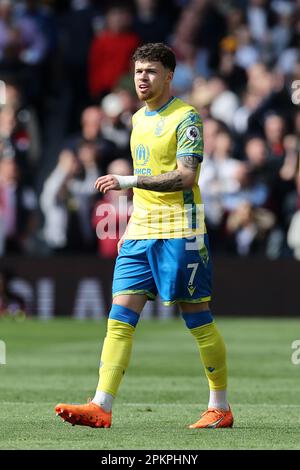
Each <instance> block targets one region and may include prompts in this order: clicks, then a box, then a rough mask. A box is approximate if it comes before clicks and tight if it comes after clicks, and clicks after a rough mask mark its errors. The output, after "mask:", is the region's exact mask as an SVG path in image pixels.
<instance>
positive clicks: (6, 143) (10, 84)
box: [0, 0, 300, 259]
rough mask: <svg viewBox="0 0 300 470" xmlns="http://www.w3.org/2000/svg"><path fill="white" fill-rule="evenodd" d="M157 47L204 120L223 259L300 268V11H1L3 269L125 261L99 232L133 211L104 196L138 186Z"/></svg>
mask: <svg viewBox="0 0 300 470" xmlns="http://www.w3.org/2000/svg"><path fill="white" fill-rule="evenodd" d="M157 41H162V42H165V43H167V44H169V45H170V46H171V47H172V48H173V50H174V51H175V53H176V57H177V64H178V65H177V68H176V71H175V76H174V81H173V93H174V95H176V96H178V97H180V98H183V99H184V100H186V101H188V102H189V103H191V104H192V105H194V106H195V107H196V108H197V110H198V111H199V113H200V115H201V116H202V118H203V122H204V153H205V155H204V161H203V164H202V169H201V175H200V181H199V183H200V189H201V192H202V197H203V201H204V207H205V214H206V223H207V227H208V232H209V234H210V240H211V245H212V248H213V250H214V252H215V253H220V254H225V255H226V254H228V255H237V256H249V255H255V254H259V255H263V256H266V257H268V258H271V259H275V258H278V257H282V256H286V257H287V256H289V257H292V256H294V257H295V258H297V259H300V176H299V175H300V173H299V150H300V148H299V136H300V1H299V0H294V1H292V0H222V1H221V0H172V1H171V0H168V1H167V0H166V1H158V0H132V1H128V2H127V1H122V2H114V1H103V0H101V1H100V0H98V1H97V0H94V1H92V0H69V1H68V0H64V1H58V0H57V1H54V0H52V1H51V0H47V1H46V0H45V1H37V0H23V1H17V0H16V1H12V0H0V255H4V254H14V253H16V254H17V253H18V254H20V253H22V254H27V255H32V254H34V255H45V256H46V255H49V254H53V253H57V254H58V253H74V252H79V253H98V254H99V255H101V256H103V257H108V258H113V257H115V256H116V253H117V248H116V245H117V241H118V240H113V241H112V240H111V239H109V238H107V239H99V238H97V235H96V227H97V224H99V222H101V219H103V210H101V207H102V208H103V207H104V208H105V205H106V204H107V203H109V204H111V205H113V206H114V207H115V213H116V215H117V218H118V223H120V224H122V225H124V224H123V222H124V221H125V223H126V221H127V220H128V205H124V207H123V205H122V204H120V198H119V196H120V194H119V193H117V192H110V193H108V194H107V195H106V196H105V197H102V196H101V195H100V194H97V193H96V192H95V190H94V182H95V180H96V178H97V177H98V176H99V175H102V174H105V173H107V172H109V173H118V174H123V175H129V174H132V165H131V157H130V147H129V139H130V132H131V117H132V115H133V113H134V112H135V111H136V110H137V109H138V108H139V106H140V103H138V101H137V98H136V96H135V92H134V88H133V81H132V63H131V55H132V53H133V51H134V50H135V48H136V47H137V46H138V45H139V44H142V43H144V42H157ZM124 194H126V192H125V193H124ZM124 194H121V195H124ZM128 197H129V199H130V198H131V197H132V194H131V193H130V192H128ZM129 206H130V203H129ZM106 215H107V214H106ZM108 226H110V224H109V223H108ZM107 230H108V231H109V227H108V228H107ZM117 232H118V231H117Z"/></svg>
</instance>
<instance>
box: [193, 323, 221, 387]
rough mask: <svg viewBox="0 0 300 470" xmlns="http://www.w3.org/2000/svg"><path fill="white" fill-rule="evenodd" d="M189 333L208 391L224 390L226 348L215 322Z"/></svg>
mask: <svg viewBox="0 0 300 470" xmlns="http://www.w3.org/2000/svg"><path fill="white" fill-rule="evenodd" d="M190 331H191V333H192V335H193V336H194V338H195V339H196V342H197V346H198V349H199V352H200V357H201V360H202V363H203V366H204V370H205V374H206V377H207V379H208V383H209V388H210V390H226V388H227V364H226V348H225V343H224V340H223V338H222V336H221V334H220V333H219V330H218V329H217V327H216V324H215V322H212V323H208V324H207V325H203V326H198V327H197V328H192V329H191V330H190Z"/></svg>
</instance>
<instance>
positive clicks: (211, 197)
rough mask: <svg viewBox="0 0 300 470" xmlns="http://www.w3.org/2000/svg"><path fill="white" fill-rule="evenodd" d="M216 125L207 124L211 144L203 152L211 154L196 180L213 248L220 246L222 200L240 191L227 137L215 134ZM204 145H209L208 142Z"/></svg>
mask: <svg viewBox="0 0 300 470" xmlns="http://www.w3.org/2000/svg"><path fill="white" fill-rule="evenodd" d="M217 125H218V123H217V122H216V121H211V122H210V127H211V131H213V135H214V136H215V142H214V145H213V146H212V147H211V148H208V147H207V146H206V148H205V151H210V152H211V154H210V156H209V158H206V159H205V160H204V161H205V163H204V164H203V167H202V169H201V172H200V179H199V185H200V188H201V193H202V199H203V203H204V210H205V215H206V221H207V225H208V228H209V232H210V235H211V242H212V245H213V246H214V249H220V248H221V247H222V243H221V238H222V227H223V223H224V220H225V217H226V210H225V206H224V199H225V197H226V195H229V194H235V193H236V192H237V191H239V189H240V185H239V183H238V181H237V180H236V172H237V169H238V167H239V162H238V161H237V160H236V159H234V158H232V153H231V151H232V139H231V136H230V135H229V134H228V132H226V131H224V130H219V131H217ZM204 128H205V124H204ZM214 128H215V129H214ZM207 143H208V144H209V140H208V142H207Z"/></svg>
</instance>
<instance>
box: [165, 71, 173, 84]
mask: <svg viewBox="0 0 300 470" xmlns="http://www.w3.org/2000/svg"><path fill="white" fill-rule="evenodd" d="M173 77H174V72H172V70H168V72H167V75H166V80H167V82H171V81H172V80H173Z"/></svg>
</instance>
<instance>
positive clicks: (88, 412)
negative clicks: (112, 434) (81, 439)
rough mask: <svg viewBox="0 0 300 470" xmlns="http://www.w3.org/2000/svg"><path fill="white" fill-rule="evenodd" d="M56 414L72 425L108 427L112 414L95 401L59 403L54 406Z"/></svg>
mask: <svg viewBox="0 0 300 470" xmlns="http://www.w3.org/2000/svg"><path fill="white" fill-rule="evenodd" d="M55 412H56V416H60V417H61V418H62V420H63V421H68V423H71V424H72V426H75V424H78V425H80V426H90V427H91V428H110V426H111V420H112V415H111V411H110V412H107V411H104V410H103V408H101V407H100V406H98V405H96V403H93V402H89V403H86V404H84V405H68V404H67V403H59V404H58V405H56V407H55Z"/></svg>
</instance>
